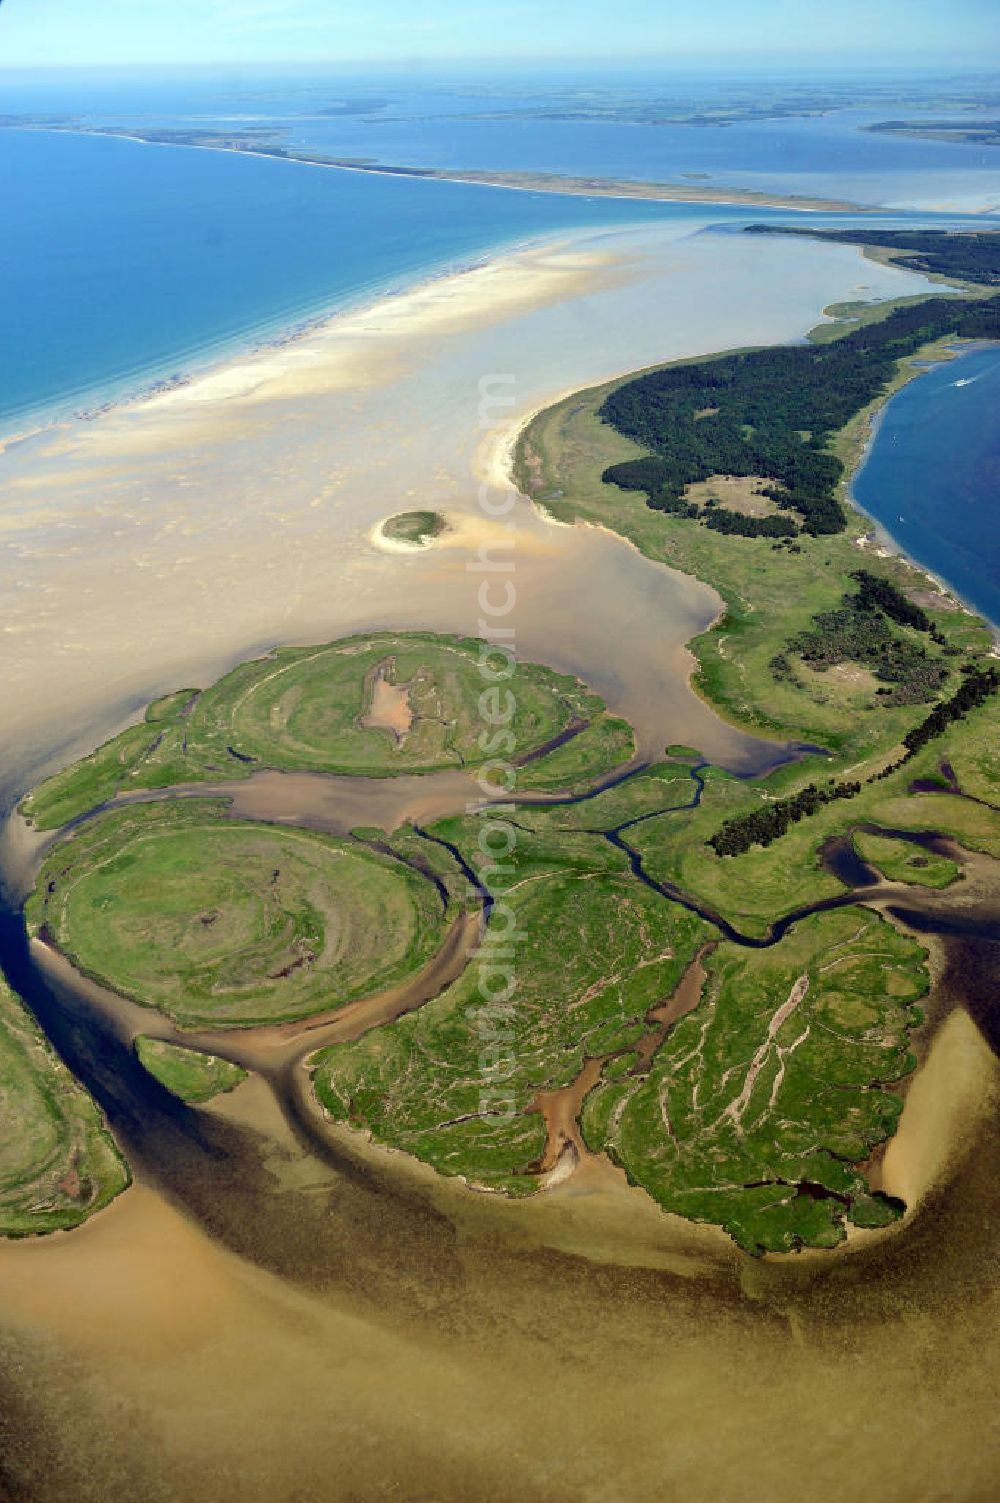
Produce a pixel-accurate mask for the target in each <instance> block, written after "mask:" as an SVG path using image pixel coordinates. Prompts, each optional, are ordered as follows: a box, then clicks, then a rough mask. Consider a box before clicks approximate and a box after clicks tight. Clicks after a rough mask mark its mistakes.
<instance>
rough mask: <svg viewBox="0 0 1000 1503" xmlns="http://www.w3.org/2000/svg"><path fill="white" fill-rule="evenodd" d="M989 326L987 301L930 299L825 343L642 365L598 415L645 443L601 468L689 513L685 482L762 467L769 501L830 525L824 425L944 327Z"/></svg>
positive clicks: (996, 319) (834, 476)
mask: <svg viewBox="0 0 1000 1503" xmlns="http://www.w3.org/2000/svg"><path fill="white" fill-rule="evenodd" d="M998 335H1000V308H998V307H997V306H994V303H993V300H992V299H986V300H984V301H983V302H976V303H971V304H970V303H968V302H960V301H957V300H955V299H949V298H929V299H927V300H926V301H924V302H921V303H917V304H913V305H910V306H907V307H904V308H899V309H897V310H896V311H895V312H894V313H891V314H889V316H888V317H886V318H885V319H883V320H882V321H881V322H879V323H872V324H868V325H866V326H864V327H863V328H859V329H856V330H854V331H852V332H851V333H849V334H846V335H844V336H843V337H842V338H840V339H835V340H831V341H830V342H829V343H828V344H823V345H809V344H802V345H782V346H778V347H777V348H775V349H764V350H752V351H749V352H747V353H746V354H739V355H723V356H719V357H717V358H716V359H713V360H705V361H695V362H692V363H690V364H686V365H674V366H668V367H667V368H666V369H665V370H660V371H652V372H650V373H649V374H648V375H645V376H639V377H637V378H636V379H635V380H634V381H628V382H626V383H625V384H624V385H622V386H619V387H617V388H616V389H615V390H614V391H612V392H611V393H610V395H609V396H608V397H607V398H606V400H605V402H604V404H603V406H602V407H601V409H600V415H601V417H602V418H603V419H604V421H605V422H607V423H609V424H611V425H612V426H613V427H614V428H615V429H617V431H618V432H619V433H623V434H625V435H626V436H627V437H628V438H631V439H634V440H635V441H636V442H637V443H640V444H644V445H645V446H646V447H647V448H648V449H650V450H651V453H650V454H648V455H646V456H644V457H643V458H641V459H637V460H628V461H626V462H625V463H623V464H615V465H611V466H610V467H609V468H608V469H606V470H605V471H604V476H603V478H604V479H605V480H606V481H609V482H610V483H612V484H614V485H618V486H620V487H622V489H624V490H637V491H642V492H644V493H645V495H646V498H647V500H648V503H649V505H650V506H651V507H653V508H654V509H656V510H661V511H670V512H675V513H680V514H681V515H684V516H690V515H691V509H690V507H689V504H688V503H687V501H686V500H685V499H684V497H685V492H686V490H687V488H688V486H689V485H694V484H696V483H698V482H700V481H705V480H708V479H709V478H710V477H711V476H712V475H719V474H721V475H734V476H739V477H749V476H760V477H762V478H764V479H766V480H768V481H770V482H772V483H771V485H770V486H769V487H768V489H767V491H766V494H767V495H769V496H770V497H771V498H772V499H773V500H774V501H775V502H776V504H777V505H778V506H779V507H781V508H782V509H783V510H786V511H792V512H798V514H799V515H800V516H801V518H802V527H803V530H804V531H805V532H808V533H812V534H814V535H816V534H822V533H834V532H840V531H842V530H843V528H844V527H845V526H846V517H845V514H844V509H843V507H842V506H841V504H840V502H839V501H838V500H837V496H836V487H837V483H838V481H839V480H840V479H841V476H842V475H843V465H842V464H841V462H840V460H839V459H838V458H837V457H836V456H835V455H834V454H831V453H830V452H829V450H828V447H827V446H828V443H829V440H830V437H831V435H832V434H833V433H835V432H837V431H838V430H839V429H841V428H843V427H844V425H845V423H847V422H848V421H849V419H850V418H852V417H854V416H855V415H856V414H857V413H858V412H860V411H861V410H862V409H863V408H865V407H867V406H868V404H869V403H870V402H872V401H873V400H874V399H875V398H876V397H878V396H879V395H880V394H881V393H882V392H883V391H884V390H885V387H886V384H887V383H888V382H889V380H890V379H891V378H892V376H893V374H894V372H895V369H896V366H897V363H898V362H899V361H900V360H901V359H903V358H905V357H906V356H907V355H912V354H913V353H914V352H915V351H916V350H918V349H920V348H921V347H922V346H923V345H926V344H929V343H931V342H932V341H934V340H937V339H940V338H943V337H945V336H963V337H976V338H982V337H993V338H996V337H997V336H998ZM719 510H721V509H719ZM719 510H716V511H714V512H712V513H711V516H718V515H719ZM756 520H762V521H766V520H768V519H743V520H741V522H740V524H739V525H738V526H737V524H735V523H732V524H727V523H723V524H721V527H720V524H718V523H713V522H712V521H710V514H709V513H708V512H706V513H703V514H702V521H703V522H704V523H705V525H706V526H715V527H716V528H717V529H719V530H732V531H734V532H735V531H740V532H743V531H744V526H745V523H748V522H749V521H756ZM750 535H754V536H757V535H763V536H775V535H776V534H775V533H774V532H773V531H769V530H764V531H763V532H759V531H758V530H757V529H755V530H754V533H753V534H750ZM784 535H787V534H784Z"/></svg>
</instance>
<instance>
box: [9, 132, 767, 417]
mask: <svg viewBox="0 0 1000 1503" xmlns="http://www.w3.org/2000/svg"><path fill="white" fill-rule="evenodd" d="M0 203H2V204H3V205H4V212H5V223H4V232H3V235H2V236H0V356H2V359H0V431H2V430H4V429H6V430H7V431H8V432H9V431H10V430H11V428H12V426H14V425H15V424H20V423H22V422H23V420H24V418H25V416H26V415H28V414H36V413H38V412H41V411H43V410H52V409H59V408H60V407H63V408H64V407H66V406H67V405H70V406H76V407H79V406H86V405H91V404H93V403H94V402H96V401H99V400H105V399H107V398H108V397H112V396H116V395H120V394H121V393H123V392H126V391H130V390H133V389H135V388H136V387H137V386H141V385H143V384H144V383H145V382H148V381H150V380H152V379H153V378H162V377H164V376H168V375H170V374H173V373H174V371H177V370H188V369H190V368H191V366H192V364H194V363H197V361H198V358H199V356H200V357H207V356H208V355H212V356H216V355H218V354H219V353H221V352H223V351H224V350H226V349H227V348H229V347H231V346H232V347H235V346H238V345H241V344H246V343H248V342H252V340H253V339H254V338H256V337H263V336H266V335H268V334H275V333H277V332H278V331H280V330H283V329H285V328H287V327H288V326H289V325H291V324H294V323H295V322H296V321H297V320H300V319H305V318H307V317H309V316H311V315H314V314H316V313H318V312H320V311H325V310H327V309H329V308H330V307H331V306H332V305H335V304H338V303H344V302H347V301H350V300H353V299H360V298H363V297H365V296H371V295H378V294H380V293H382V292H385V291H388V290H393V289H396V288H398V287H399V286H401V285H405V284H406V283H407V282H410V281H413V280H414V279H416V278H418V277H419V276H420V275H422V274H426V273H429V272H435V271H438V270H441V269H444V268H449V267H456V266H461V265H466V264H469V263H472V262H474V261H475V260H477V259H479V258H482V257H483V256H484V255H486V254H488V253H489V252H491V251H493V250H495V249H497V248H498V247H500V246H509V245H511V244H513V243H520V242H523V241H526V240H529V239H533V238H537V237H539V236H546V235H551V234H553V233H557V232H559V231H561V230H568V229H577V228H581V227H588V226H594V227H598V226H603V225H614V224H631V223H646V224H648V223H650V222H651V221H656V220H660V221H665V220H673V221H676V220H678V219H684V218H685V217H686V218H688V219H691V218H693V211H692V210H691V209H690V208H688V207H686V206H683V205H672V204H648V205H647V204H642V203H636V202H626V201H614V200H607V199H604V200H600V199H597V200H587V199H583V198H576V197H571V196H566V195H561V196H560V195H553V194H532V193H511V192H507V191H504V190H502V189H495V188H487V187H477V186H473V185H468V184H458V183H449V182H434V181H421V180H418V179H407V178H393V177H385V176H373V175H368V174H359V173H350V172H341V171H337V170H330V169H327V168H321V167H312V166H309V165H305V164H299V163H292V162H282V161H279V160H269V159H266V158H259V157H252V156H242V155H238V154H233V153H223V152H212V151H197V150H192V149H190V148H186V147H181V146H178V147H168V146H149V145H144V144H140V143H137V142H133V141H128V140H124V139H119V138H116V137H97V136H86V135H74V134H69V133H54V132H47V131H35V130H31V131H25V130H0ZM712 215H713V218H714V217H718V218H719V219H720V220H723V221H724V220H725V219H726V218H727V217H728V218H731V219H733V220H734V221H736V220H737V219H740V218H743V219H745V218H746V214H745V211H744V212H743V214H742V215H740V214H738V213H737V212H736V211H730V210H726V209H718V210H715V209H713V211H712ZM755 217H760V216H755Z"/></svg>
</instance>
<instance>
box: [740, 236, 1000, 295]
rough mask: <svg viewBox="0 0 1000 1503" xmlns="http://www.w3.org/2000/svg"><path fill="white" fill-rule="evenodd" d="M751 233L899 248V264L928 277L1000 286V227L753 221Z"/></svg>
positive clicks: (883, 248)
mask: <svg viewBox="0 0 1000 1503" xmlns="http://www.w3.org/2000/svg"><path fill="white" fill-rule="evenodd" d="M746 233H747V234H748V235H806V236H808V238H809V239H810V240H832V241H834V242H836V243H837V244H840V245H871V246H876V247H878V248H880V249H882V250H888V251H899V252H900V254H899V255H894V256H893V258H892V259H893V261H894V262H895V264H896V265H897V266H905V267H906V268H907V269H908V270H909V271H921V272H923V273H924V275H925V276H927V275H931V276H940V277H954V278H955V279H956V280H958V281H962V282H978V283H980V284H981V285H982V286H984V287H1000V230H975V231H972V232H971V233H962V232H959V231H954V230H867V229H855V230H806V229H801V228H799V227H798V226H792V225H789V226H788V227H787V228H786V227H785V226H783V225H776V224H774V225H772V224H751V225H748V226H747V229H746Z"/></svg>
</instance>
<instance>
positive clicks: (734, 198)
mask: <svg viewBox="0 0 1000 1503" xmlns="http://www.w3.org/2000/svg"><path fill="white" fill-rule="evenodd" d="M0 129H4V130H45V131H55V132H60V133H62V134H68V135H83V136H115V137H118V138H119V139H121V140H126V141H136V142H139V143H141V144H143V145H145V146H187V147H194V148H197V149H198V150H201V151H227V152H232V153H236V154H239V155H241V156H254V157H271V158H274V159H275V160H276V161H281V162H299V163H301V164H302V165H304V166H310V167H327V168H334V169H336V170H337V171H340V172H366V173H372V174H375V175H377V176H382V177H408V178H430V179H431V180H433V181H435V182H451V183H474V184H476V185H477V186H479V187H484V188H505V189H507V190H508V191H513V192H522V193H565V194H571V195H575V196H578V197H584V198H615V199H636V200H638V201H641V202H646V203H649V202H652V203H686V204H718V205H725V204H734V205H740V204H746V205H747V206H748V207H752V208H758V209H763V208H771V209H792V210H798V211H800V212H802V213H850V214H872V213H877V212H878V210H877V208H876V207H874V206H872V205H870V204H869V205H864V204H858V203H854V202H852V201H851V200H849V199H835V198H812V197H808V196H803V195H799V194H794V193H787V194H785V193H767V192H764V191H763V190H759V189H753V188H732V187H728V186H726V185H725V184H719V185H718V186H717V187H702V186H700V185H699V184H697V183H694V182H691V181H688V182H687V183H655V182H636V181H634V180H632V179H629V178H612V177H574V176H572V175H563V174H561V173H558V172H523V171H522V172H505V171H493V170H487V169H479V168H468V169H466V168H454V169H452V168H443V167H413V166H405V165H403V166H395V165H393V164H391V163H383V162H375V161H368V160H365V159H363V158H356V157H335V156H329V155H327V154H326V153H324V152H319V151H309V150H306V149H299V148H297V147H289V146H278V145H272V144H270V143H268V142H266V141H261V140H260V139H258V138H257V137H256V136H254V135H251V134H249V133H248V134H243V133H240V132H234V133H231V134H227V133H223V132H218V131H193V130H192V131H188V130H164V129H159V128H157V129H152V128H151V129H149V130H142V129H137V128H135V127H132V126H130V127H125V126H115V125H101V126H98V125H93V126H87V125H62V124H54V123H52V121H50V120H43V119H37V120H36V119H33V118H32V117H30V116H26V117H24V119H23V120H20V121H17V122H15V121H13V120H10V119H7V120H3V121H0ZM685 176H688V175H687V174H685ZM690 176H691V177H694V176H695V174H691V175H690ZM697 176H698V177H699V178H700V177H703V176H704V175H703V174H697Z"/></svg>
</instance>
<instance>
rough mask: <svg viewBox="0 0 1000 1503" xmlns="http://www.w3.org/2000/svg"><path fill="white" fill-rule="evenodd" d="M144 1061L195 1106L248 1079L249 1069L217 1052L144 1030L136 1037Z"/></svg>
mask: <svg viewBox="0 0 1000 1503" xmlns="http://www.w3.org/2000/svg"><path fill="white" fill-rule="evenodd" d="M135 1052H136V1054H137V1055H138V1056H139V1062H140V1064H141V1065H142V1066H143V1067H144V1068H145V1069H146V1070H148V1071H149V1073H150V1075H152V1076H153V1078H154V1080H158V1081H159V1082H160V1085H162V1086H165V1087H166V1089H167V1090H168V1091H170V1092H171V1094H172V1095H174V1096H177V1097H179V1099H180V1100H181V1101H187V1102H189V1103H190V1104H191V1105H192V1106H200V1105H202V1104H203V1103H204V1102H206V1101H212V1100H214V1098H215V1097H216V1096H222V1095H225V1093H226V1092H227V1091H235V1089H236V1087H237V1086H238V1085H242V1084H243V1082H244V1080H246V1079H248V1075H247V1072H246V1070H244V1069H241V1067H240V1066H239V1065H234V1064H231V1063H230V1062H229V1060H228V1059H219V1057H218V1055H215V1054H201V1053H200V1052H199V1051H198V1050H197V1049H185V1048H183V1047H182V1046H180V1045H178V1044H167V1043H164V1041H163V1040H162V1039H152V1038H149V1037H147V1036H146V1035H145V1034H140V1036H139V1038H137V1039H136V1041H135Z"/></svg>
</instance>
